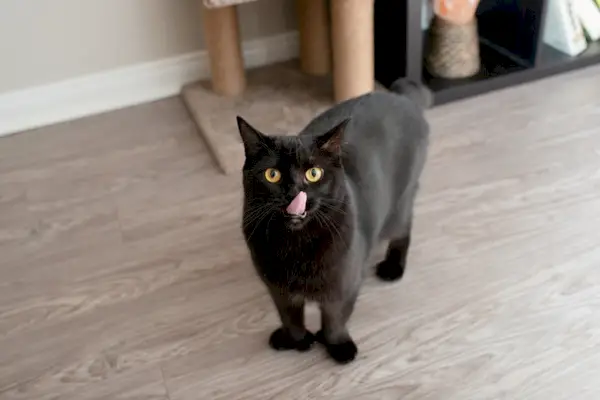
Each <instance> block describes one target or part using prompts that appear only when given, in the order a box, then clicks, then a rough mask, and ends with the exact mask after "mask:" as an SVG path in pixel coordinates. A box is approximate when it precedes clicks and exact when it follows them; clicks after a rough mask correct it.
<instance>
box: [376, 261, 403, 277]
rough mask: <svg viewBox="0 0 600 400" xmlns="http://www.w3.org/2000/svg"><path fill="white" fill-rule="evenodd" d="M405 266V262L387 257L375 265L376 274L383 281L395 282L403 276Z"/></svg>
mask: <svg viewBox="0 0 600 400" xmlns="http://www.w3.org/2000/svg"><path fill="white" fill-rule="evenodd" d="M404 267H405V266H404V263H402V264H398V263H397V262H392V261H390V260H388V259H385V260H383V261H381V262H380V263H379V264H377V266H375V274H377V276H378V277H379V279H381V280H382V281H387V282H393V281H397V280H400V279H401V278H402V276H403V275H404Z"/></svg>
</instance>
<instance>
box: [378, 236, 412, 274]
mask: <svg viewBox="0 0 600 400" xmlns="http://www.w3.org/2000/svg"><path fill="white" fill-rule="evenodd" d="M409 246H410V232H409V233H408V234H406V235H405V236H403V237H401V238H398V239H392V240H390V243H389V245H388V249H387V253H386V255H385V258H384V259H383V261H381V262H380V263H379V264H377V266H376V267H375V273H376V274H377V276H378V277H379V278H380V279H382V280H384V281H389V282H392V281H397V280H399V279H401V278H402V276H403V275H404V270H405V268H406V257H407V255H408V248H409Z"/></svg>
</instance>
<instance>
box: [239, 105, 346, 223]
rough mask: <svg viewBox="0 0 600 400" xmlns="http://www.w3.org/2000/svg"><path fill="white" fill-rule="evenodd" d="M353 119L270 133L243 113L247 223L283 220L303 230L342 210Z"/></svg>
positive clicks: (240, 122) (240, 127)
mask: <svg viewBox="0 0 600 400" xmlns="http://www.w3.org/2000/svg"><path fill="white" fill-rule="evenodd" d="M348 121H349V119H346V120H344V121H343V122H341V123H339V124H338V125H336V126H335V127H334V128H332V129H330V130H329V131H326V132H322V133H317V134H314V135H300V136H269V135H266V134H264V133H261V132H259V131H258V130H257V129H255V128H254V127H252V126H251V125H250V124H249V123H248V122H246V121H245V120H244V119H242V118H241V117H238V119H237V122H238V128H239V132H240V136H241V137H242V141H243V143H244V150H245V154H246V160H245V163H244V169H243V175H244V192H245V197H246V213H245V215H244V224H245V225H255V224H259V223H261V221H262V222H263V223H266V222H267V221H269V224H273V223H274V224H283V225H284V226H286V227H287V228H289V229H290V230H299V229H301V228H303V227H304V226H306V225H307V224H308V223H309V222H310V221H311V220H315V221H321V223H326V222H327V221H326V222H322V221H323V219H324V218H328V215H329V214H331V213H332V212H335V211H336V210H340V209H341V206H342V205H343V204H342V202H343V196H344V195H345V186H344V179H343V166H342V140H343V134H344V129H345V127H346V125H347V123H348Z"/></svg>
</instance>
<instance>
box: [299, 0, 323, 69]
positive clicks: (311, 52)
mask: <svg viewBox="0 0 600 400" xmlns="http://www.w3.org/2000/svg"><path fill="white" fill-rule="evenodd" d="M296 10H297V15H298V29H299V31H300V68H301V69H302V71H303V72H305V73H307V74H309V75H315V76H322V75H326V74H328V73H329V71H330V68H331V65H330V64H331V46H330V42H329V15H328V12H327V0H296Z"/></svg>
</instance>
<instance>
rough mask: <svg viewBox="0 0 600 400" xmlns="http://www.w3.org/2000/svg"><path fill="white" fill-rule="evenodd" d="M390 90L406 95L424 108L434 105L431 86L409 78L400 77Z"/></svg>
mask: <svg viewBox="0 0 600 400" xmlns="http://www.w3.org/2000/svg"><path fill="white" fill-rule="evenodd" d="M390 90H391V91H392V92H394V93H397V94H399V95H402V96H406V97H408V98H409V99H411V100H412V101H414V102H415V103H417V104H418V105H419V106H421V107H422V108H429V107H431V106H432V105H433V95H432V93H431V91H430V90H429V88H427V87H426V86H423V85H421V84H419V83H416V82H414V81H412V80H410V79H407V78H399V79H396V81H394V83H392V85H391V86H390Z"/></svg>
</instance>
